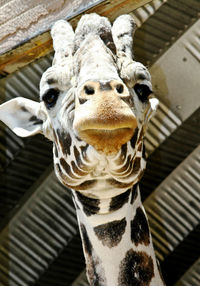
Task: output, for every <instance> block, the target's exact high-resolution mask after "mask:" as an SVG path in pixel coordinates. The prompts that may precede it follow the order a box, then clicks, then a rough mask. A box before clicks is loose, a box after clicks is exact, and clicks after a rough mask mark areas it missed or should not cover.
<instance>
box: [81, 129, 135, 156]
mask: <svg viewBox="0 0 200 286" xmlns="http://www.w3.org/2000/svg"><path fill="white" fill-rule="evenodd" d="M133 134H134V129H133V128H118V129H112V130H107V129H86V130H83V131H79V136H80V138H81V139H82V140H84V141H85V142H86V143H88V144H90V145H92V146H93V147H94V148H95V149H96V150H97V151H98V152H101V153H102V152H103V153H104V154H106V155H110V154H114V153H117V152H118V151H119V150H120V148H121V146H122V145H123V144H125V143H127V142H128V141H129V140H130V139H131V138H132V136H133Z"/></svg>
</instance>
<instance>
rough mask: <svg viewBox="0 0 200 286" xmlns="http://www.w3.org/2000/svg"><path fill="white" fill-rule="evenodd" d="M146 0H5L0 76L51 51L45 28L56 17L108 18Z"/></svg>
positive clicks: (73, 21)
mask: <svg viewBox="0 0 200 286" xmlns="http://www.w3.org/2000/svg"><path fill="white" fill-rule="evenodd" d="M148 2H150V0H110V1H109V0H101V1H100V0H78V1H73V0H49V1H45V0H42V1H41V0H40V1H39V0H35V1H32V0H12V1H11V0H8V1H7V2H3V3H6V4H4V5H3V4H2V5H1V7H0V77H4V76H6V75H8V74H10V73H12V72H14V71H16V70H18V69H19V68H20V67H23V66H25V65H27V64H29V63H31V62H32V61H34V60H36V59H38V58H40V57H42V56H45V55H46V54H48V53H50V52H51V51H52V40H51V37H50V34H49V30H50V28H51V26H52V25H53V23H54V22H55V21H56V20H58V19H66V20H68V21H70V23H71V24H72V25H73V27H75V26H76V24H77V22H78V20H79V19H80V17H81V15H82V14H84V13H92V12H95V13H98V14H100V15H102V16H106V17H108V18H109V19H110V20H111V21H112V20H114V19H115V18H116V17H117V16H119V15H121V14H125V13H130V12H131V11H133V10H135V9H137V8H139V7H141V6H143V5H145V4H146V3H148Z"/></svg>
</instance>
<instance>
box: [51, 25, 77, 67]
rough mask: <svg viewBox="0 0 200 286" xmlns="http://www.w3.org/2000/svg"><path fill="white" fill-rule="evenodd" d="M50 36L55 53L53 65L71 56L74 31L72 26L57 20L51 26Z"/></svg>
mask: <svg viewBox="0 0 200 286" xmlns="http://www.w3.org/2000/svg"><path fill="white" fill-rule="evenodd" d="M51 36H52V39H53V47H54V51H55V55H54V61H53V64H57V63H58V64H59V63H62V61H63V59H65V58H66V57H68V56H70V55H72V53H73V50H74V31H73V29H72V26H71V25H70V24H69V23H68V22H66V21H64V20H59V21H57V22H56V23H55V24H54V25H53V27H52V29H51Z"/></svg>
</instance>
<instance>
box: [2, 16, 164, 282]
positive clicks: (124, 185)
mask: <svg viewBox="0 0 200 286" xmlns="http://www.w3.org/2000/svg"><path fill="white" fill-rule="evenodd" d="M134 31H135V23H134V21H133V19H132V17H131V16H130V15H122V16H120V17H118V18H117V19H116V20H115V21H114V23H113V25H111V23H110V22H109V21H108V19H107V18H105V17H100V16H98V15H97V14H89V15H84V16H83V17H82V18H81V20H80V21H79V23H78V26H77V28H76V30H75V32H74V31H73V29H72V27H71V25H70V24H69V23H68V22H66V21H63V20H62V21H58V22H56V23H55V25H54V26H53V28H52V30H51V35H52V38H53V46H54V50H55V56H54V60H53V64H52V66H51V67H50V68H49V69H48V70H47V71H46V72H45V73H44V74H43V76H42V79H41V82H40V99H41V102H40V103H36V102H32V101H30V100H28V99H22V98H17V99H14V100H11V101H10V102H8V103H5V104H3V105H2V106H0V111H1V112H0V120H2V121H4V122H5V123H6V124H7V125H8V126H10V128H12V130H13V131H14V132H15V133H16V134H17V135H20V136H23V137H25V136H30V135H34V134H36V133H43V134H44V135H45V136H46V137H47V138H48V139H50V140H51V141H52V142H53V154H54V166H55V172H56V175H57V177H58V179H59V180H60V181H61V182H62V184H64V185H65V186H67V187H68V188H70V189H72V190H73V191H72V193H73V199H74V204H75V207H76V210H77V218H78V222H79V227H80V233H81V237H82V242H83V249H84V254H85V259H86V265H87V275H88V280H89V282H90V285H91V286H100V285H101V286H117V285H118V286H132V285H137V286H148V285H150V286H153V285H155V286H162V285H164V282H163V281H162V279H161V276H160V274H159V270H158V267H157V263H156V258H155V253H154V250H153V246H152V239H151V235H150V231H149V226H148V222H147V218H146V215H145V212H144V209H143V206H142V203H141V200H140V193H139V189H138V187H137V183H138V182H139V181H140V179H141V177H142V175H143V173H144V170H145V167H146V161H145V149H144V145H143V139H144V135H145V131H146V127H147V123H148V120H149V119H150V117H151V116H152V114H153V113H154V111H155V110H156V107H157V104H158V100H157V99H156V98H154V96H153V93H152V85H151V77H150V74H149V72H148V70H147V68H146V67H145V66H144V65H142V64H141V63H139V62H136V61H134V60H133V55H132V48H133V37H132V34H133V32H134Z"/></svg>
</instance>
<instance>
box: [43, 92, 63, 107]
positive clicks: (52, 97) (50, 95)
mask: <svg viewBox="0 0 200 286" xmlns="http://www.w3.org/2000/svg"><path fill="white" fill-rule="evenodd" d="M59 93H60V92H59V90H58V89H56V88H51V89H49V90H48V91H47V92H46V93H45V94H44V95H43V97H42V100H43V101H44V103H45V105H46V107H47V108H48V109H50V108H51V107H53V106H54V105H55V104H56V102H57V99H58V96H59Z"/></svg>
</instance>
